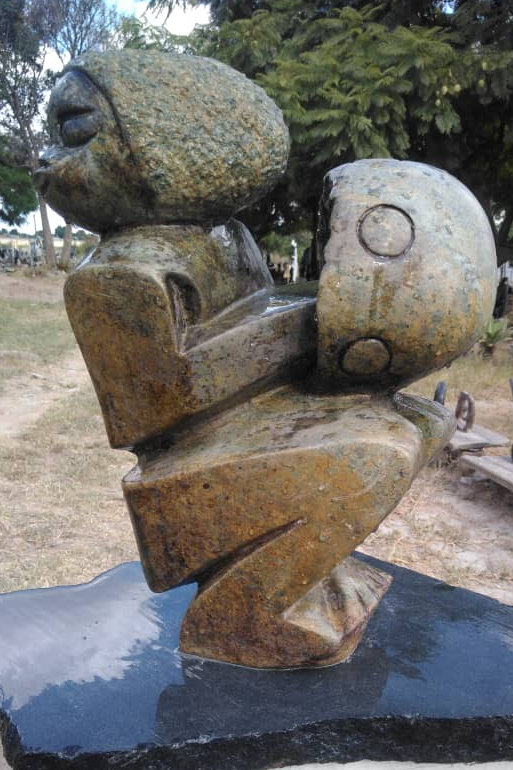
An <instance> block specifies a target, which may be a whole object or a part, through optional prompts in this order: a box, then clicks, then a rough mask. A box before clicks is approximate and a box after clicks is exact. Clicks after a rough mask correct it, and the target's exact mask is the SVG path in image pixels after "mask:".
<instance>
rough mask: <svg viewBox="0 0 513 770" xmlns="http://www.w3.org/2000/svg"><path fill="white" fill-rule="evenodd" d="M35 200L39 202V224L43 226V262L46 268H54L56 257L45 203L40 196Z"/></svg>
mask: <svg viewBox="0 0 513 770" xmlns="http://www.w3.org/2000/svg"><path fill="white" fill-rule="evenodd" d="M37 198H38V201H39V211H40V212H41V224H42V226H43V244H44V252H45V262H46V264H47V265H48V267H56V265H57V257H56V256H55V247H54V245H53V237H52V231H51V230H50V222H49V221H48V210H47V208H46V203H45V201H44V199H43V198H42V197H41V195H39V194H38V196H37Z"/></svg>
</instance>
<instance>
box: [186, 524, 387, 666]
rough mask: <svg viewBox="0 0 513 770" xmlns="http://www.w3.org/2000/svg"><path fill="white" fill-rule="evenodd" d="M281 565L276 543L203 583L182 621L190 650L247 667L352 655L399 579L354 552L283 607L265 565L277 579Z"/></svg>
mask: <svg viewBox="0 0 513 770" xmlns="http://www.w3.org/2000/svg"><path fill="white" fill-rule="evenodd" d="M284 537H287V535H285V536H284ZM276 545H277V546H278V548H280V545H279V544H278V543H277V544H276ZM255 561H256V562H257V563H256V564H255V563H254V562H255ZM276 565H277V554H276V548H275V547H274V548H272V549H270V551H268V552H266V553H262V554H258V557H257V558H256V559H253V558H252V557H249V558H247V559H245V560H243V561H242V562H241V563H239V564H236V565H235V566H234V567H233V568H231V569H229V570H228V571H227V572H226V573H224V574H222V575H221V576H219V577H217V578H215V579H214V580H213V581H212V582H211V583H210V584H209V585H206V586H204V587H202V588H201V589H200V593H199V595H198V596H197V597H196V599H195V601H194V602H193V603H192V605H191V606H190V608H189V610H188V612H187V615H186V617H185V620H184V622H183V625H182V630H181V636H180V646H181V648H182V650H183V651H184V652H188V653H191V654H196V655H201V656H207V657H211V658H215V659H217V660H228V661H230V662H232V663H239V664H242V665H247V666H259V667H260V666H262V661H266V667H269V668H274V667H277V668H284V667H285V668H287V667H290V668H293V667H296V666H298V667H299V666H316V665H317V666H325V665H329V664H333V663H339V662H341V661H343V660H346V659H347V658H348V657H349V656H350V655H351V653H352V652H353V651H354V649H355V647H356V646H357V645H358V643H359V641H360V639H361V637H362V635H363V633H364V631H365V628H366V626H367V622H368V620H369V618H370V617H371V615H372V613H373V612H374V610H375V609H376V607H377V605H378V603H379V601H380V599H381V598H382V596H383V595H384V594H385V592H386V591H387V589H388V587H389V585H390V583H391V581H392V578H391V577H390V576H389V575H387V574H386V573H384V572H382V571H381V570H377V569H374V568H373V567H370V566H368V565H366V564H364V563H362V562H360V561H358V560H357V559H354V558H353V557H351V556H350V557H348V558H347V559H344V560H343V561H342V562H341V563H340V564H339V565H337V566H336V567H335V568H334V569H333V570H332V571H331V573H330V574H329V575H328V576H327V577H325V578H323V579H322V580H320V581H319V582H318V583H316V584H315V585H314V587H313V588H311V589H310V590H309V591H307V592H306V593H305V594H304V595H303V596H301V598H300V599H298V600H297V601H296V602H295V603H294V604H293V605H292V606H290V607H289V608H288V609H286V610H285V611H283V612H279V611H276V610H275V609H274V607H275V606H276V604H278V605H279V597H276V596H270V595H268V594H266V593H265V591H266V586H265V585H264V583H263V582H262V580H261V577H262V572H261V570H262V569H263V570H264V575H266V576H268V577H271V576H272V573H273V569H274V570H276ZM283 566H284V565H281V567H283ZM281 567H280V568H281ZM277 600H278V601H277ZM219 608H222V623H220V622H219Z"/></svg>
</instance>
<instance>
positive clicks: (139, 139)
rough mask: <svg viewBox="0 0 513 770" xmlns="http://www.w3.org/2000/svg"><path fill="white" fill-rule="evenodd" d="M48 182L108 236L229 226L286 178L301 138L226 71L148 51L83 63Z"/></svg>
mask: <svg viewBox="0 0 513 770" xmlns="http://www.w3.org/2000/svg"><path fill="white" fill-rule="evenodd" d="M49 121H50V124H51V126H52V133H53V139H54V141H55V142H56V144H55V146H54V147H52V148H51V149H50V150H49V151H48V152H47V153H45V154H44V155H43V157H42V163H43V168H42V169H40V170H39V171H38V172H37V173H36V183H37V184H38V186H39V188H40V190H41V191H42V192H43V194H44V195H45V197H46V198H47V200H48V202H49V203H50V205H51V206H52V207H53V208H55V209H56V210H57V211H58V212H59V213H61V214H63V215H64V216H65V217H66V218H68V219H69V220H70V221H72V222H75V223H76V224H79V225H82V226H83V227H87V228H88V229H90V230H93V231H96V232H101V233H105V232H111V231H115V230H119V229H121V228H123V227H128V226H137V225H147V224H174V223H178V222H179V223H184V222H187V223H194V224H199V223H204V222H207V223H209V224H212V223H220V222H223V221H225V220H226V219H227V218H228V217H230V216H231V215H232V214H234V213H235V212H236V211H238V210H239V209H241V208H243V207H244V206H248V205H249V204H251V203H253V202H254V201H256V200H258V199H259V198H260V197H261V196H262V195H264V194H265V193H266V192H267V191H268V190H269V189H270V188H271V187H273V186H274V184H276V182H277V181H278V179H279V178H280V176H281V175H282V173H283V171H284V170H285V166H286V162H287V156H288V150H289V138H288V132H287V129H286V127H285V124H284V123H283V118H282V115H281V112H280V111H279V109H278V108H277V107H276V105H275V104H274V102H273V101H271V99H269V97H268V96H267V95H266V94H265V92H264V91H263V90H262V89H261V88H259V87H258V86H257V85H255V84H254V83H252V82H251V81H250V80H248V79H247V78H246V77H244V75H241V74H240V73H238V72H235V71H234V70H232V69H230V68H229V67H226V66H225V65H224V64H221V63H220V62H216V61H213V60H211V59H202V58H200V57H196V56H194V57H192V56H184V55H173V54H158V53H154V52H148V51H114V52H109V53H107V54H102V55H100V54H88V55H86V56H84V57H82V58H80V59H77V60H75V61H73V62H71V63H70V64H69V65H68V67H67V68H66V70H65V75H64V77H63V79H62V80H61V81H60V82H59V83H58V84H57V86H56V87H55V89H54V92H53V95H52V98H51V102H50V110H49Z"/></svg>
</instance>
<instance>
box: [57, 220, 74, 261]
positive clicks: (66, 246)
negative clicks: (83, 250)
mask: <svg viewBox="0 0 513 770" xmlns="http://www.w3.org/2000/svg"><path fill="white" fill-rule="evenodd" d="M71 234H72V230H71V224H70V223H69V222H66V227H65V228H64V241H63V244H62V252H61V259H60V261H61V264H62V265H63V267H66V266H67V265H68V264H69V262H70V260H71Z"/></svg>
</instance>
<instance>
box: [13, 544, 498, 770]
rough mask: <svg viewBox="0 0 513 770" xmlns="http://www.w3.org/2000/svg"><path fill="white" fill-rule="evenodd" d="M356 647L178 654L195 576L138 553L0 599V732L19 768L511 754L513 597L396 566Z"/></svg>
mask: <svg viewBox="0 0 513 770" xmlns="http://www.w3.org/2000/svg"><path fill="white" fill-rule="evenodd" d="M366 560H367V561H369V562H370V563H373V564H375V565H376V566H378V568H381V569H384V570H385V571H387V572H389V573H391V574H392V575H393V576H394V581H393V584H392V587H391V589H390V591H389V593H388V594H387V596H386V597H385V598H384V599H383V601H382V602H381V604H380V606H379V608H378V610H377V612H376V613H375V615H374V617H373V618H372V620H371V622H370V624H369V626H368V629H367V631H366V634H365V636H364V639H363V641H362V643H361V644H360V646H359V648H358V649H357V651H356V652H355V653H354V655H353V656H352V658H351V659H350V660H349V661H348V662H346V663H342V664H339V665H337V666H332V667H330V668H324V669H314V670H296V671H262V670H256V669H248V668H243V667H239V666H231V665H228V664H223V663H216V662H214V661H207V660H202V659H199V658H193V657H190V656H186V655H181V654H180V652H179V651H178V649H177V646H178V635H179V628H180V623H181V620H182V618H183V615H184V613H185V611H186V609H187V606H188V604H189V602H190V601H191V599H192V597H193V595H194V591H195V587H194V586H184V587H182V588H178V589H175V590H172V591H168V592H167V593H165V594H159V595H154V594H152V593H151V592H150V591H149V589H148V588H147V586H146V583H145V581H144V578H143V576H142V572H141V568H140V565H139V564H138V563H135V562H134V563H130V564H124V565H121V566H120V567H117V568H116V569H114V570H111V571H110V572H108V573H106V574H105V575H102V576H101V577H99V578H97V579H96V580H95V581H93V582H92V583H89V584H86V585H82V586H74V587H61V588H54V589H41V590H35V591H23V592H18V593H14V594H5V595H2V596H0V629H1V630H0V699H1V700H0V732H1V733H2V737H3V741H4V746H5V752H6V756H7V758H8V760H9V761H10V763H11V764H12V765H13V766H14V767H15V768H17V770H22V769H23V770H28V769H29V768H30V769H31V770H50V768H51V769H52V770H54V769H55V768H59V770H60V769H61V768H62V769H64V768H75V770H86V768H87V769H89V768H91V770H108V769H109V770H110V769H111V768H113V767H114V768H115V767H116V766H117V765H119V766H125V765H126V764H127V763H128V766H129V767H130V769H131V770H138V769H139V768H141V770H142V768H144V769H145V770H148V768H151V769H152V770H164V768H169V767H171V766H172V767H173V770H203V768H204V769H205V770H207V768H208V770H217V768H219V770H239V769H240V770H252V769H255V770H256V769H257V768H258V769H260V768H266V767H271V766H279V765H284V764H304V763H307V762H328V761H350V760H358V759H399V760H401V759H402V760H406V759H409V760H416V761H446V762H449V761H467V762H470V761H486V760H489V761H491V760H498V759H513V608H512V607H507V606H505V605H501V604H499V603H498V602H495V601H493V600H491V599H488V598H485V597H483V596H479V595H477V594H474V593H472V592H470V591H465V590H463V589H454V588H451V587H449V586H447V585H445V584H442V583H439V582H437V581H435V580H432V579H430V578H427V577H425V576H423V575H419V574H417V573H414V572H410V571H408V570H404V569H401V568H399V567H395V566H393V565H390V564H383V563H380V562H377V561H376V560H374V559H366Z"/></svg>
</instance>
